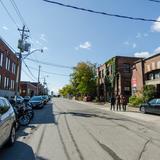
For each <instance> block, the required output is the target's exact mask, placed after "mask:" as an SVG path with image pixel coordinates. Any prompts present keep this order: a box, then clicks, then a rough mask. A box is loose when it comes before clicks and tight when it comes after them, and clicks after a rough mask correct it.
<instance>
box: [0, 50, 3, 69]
mask: <svg viewBox="0 0 160 160" xmlns="http://www.w3.org/2000/svg"><path fill="white" fill-rule="evenodd" d="M2 65H3V53H0V66H2Z"/></svg>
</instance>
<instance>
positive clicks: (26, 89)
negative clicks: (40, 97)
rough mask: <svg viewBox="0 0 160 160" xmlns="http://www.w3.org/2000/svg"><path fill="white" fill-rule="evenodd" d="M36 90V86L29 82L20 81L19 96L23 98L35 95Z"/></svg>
mask: <svg viewBox="0 0 160 160" xmlns="http://www.w3.org/2000/svg"><path fill="white" fill-rule="evenodd" d="M37 93H38V88H37V86H35V85H33V84H32V83H31V82H28V81H21V82H20V95H21V96H22V97H24V96H30V97H32V96H34V95H37Z"/></svg>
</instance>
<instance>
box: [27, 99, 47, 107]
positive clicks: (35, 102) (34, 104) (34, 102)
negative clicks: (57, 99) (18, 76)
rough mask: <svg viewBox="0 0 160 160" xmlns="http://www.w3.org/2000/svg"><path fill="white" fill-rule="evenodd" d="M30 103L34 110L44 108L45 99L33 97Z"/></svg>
mask: <svg viewBox="0 0 160 160" xmlns="http://www.w3.org/2000/svg"><path fill="white" fill-rule="evenodd" d="M29 103H30V104H31V105H32V107H33V108H43V104H44V101H43V98H42V96H33V97H32V98H31V99H30V100H29Z"/></svg>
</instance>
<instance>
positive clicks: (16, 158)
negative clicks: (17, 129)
mask: <svg viewBox="0 0 160 160" xmlns="http://www.w3.org/2000/svg"><path fill="white" fill-rule="evenodd" d="M0 159H1V160H36V159H35V156H34V153H33V150H32V148H31V147H30V146H29V145H27V144H25V143H23V142H19V141H17V142H16V143H15V144H14V145H13V146H12V147H5V148H3V149H2V150H0Z"/></svg>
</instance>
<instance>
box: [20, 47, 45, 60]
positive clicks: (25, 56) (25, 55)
mask: <svg viewBox="0 0 160 160" xmlns="http://www.w3.org/2000/svg"><path fill="white" fill-rule="evenodd" d="M37 51H40V52H41V53H43V49H35V50H33V51H31V52H29V53H27V54H23V56H24V57H23V59H25V58H27V57H28V56H29V55H31V54H32V53H34V52H37Z"/></svg>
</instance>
